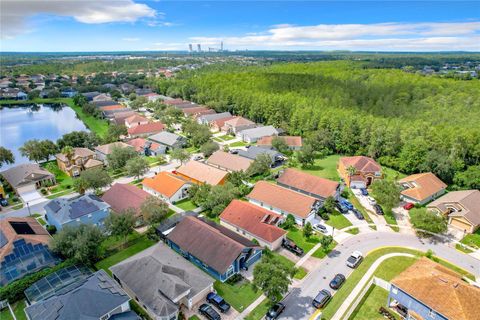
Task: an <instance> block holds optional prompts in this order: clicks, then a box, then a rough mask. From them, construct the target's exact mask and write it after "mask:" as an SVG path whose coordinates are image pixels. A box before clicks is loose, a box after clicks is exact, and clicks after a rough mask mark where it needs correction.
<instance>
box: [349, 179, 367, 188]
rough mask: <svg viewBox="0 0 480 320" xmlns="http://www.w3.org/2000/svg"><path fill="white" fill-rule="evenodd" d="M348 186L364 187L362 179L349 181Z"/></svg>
mask: <svg viewBox="0 0 480 320" xmlns="http://www.w3.org/2000/svg"><path fill="white" fill-rule="evenodd" d="M350 188H352V189H360V188H365V182H363V181H352V182H350Z"/></svg>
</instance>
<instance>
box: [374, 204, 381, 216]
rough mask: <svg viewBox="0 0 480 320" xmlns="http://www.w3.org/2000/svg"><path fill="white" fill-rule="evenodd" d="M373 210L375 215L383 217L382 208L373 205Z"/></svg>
mask: <svg viewBox="0 0 480 320" xmlns="http://www.w3.org/2000/svg"><path fill="white" fill-rule="evenodd" d="M373 209H375V213H376V214H378V215H383V209H382V207H380V205H378V204H375V205H374V206H373Z"/></svg>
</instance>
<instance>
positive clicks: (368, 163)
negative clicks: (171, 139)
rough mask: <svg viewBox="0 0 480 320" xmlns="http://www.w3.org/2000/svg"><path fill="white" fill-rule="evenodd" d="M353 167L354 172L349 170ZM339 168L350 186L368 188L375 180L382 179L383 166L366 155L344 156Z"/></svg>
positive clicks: (339, 162)
mask: <svg viewBox="0 0 480 320" xmlns="http://www.w3.org/2000/svg"><path fill="white" fill-rule="evenodd" d="M349 168H352V172H349ZM337 170H338V172H339V174H340V176H341V177H342V178H343V180H344V181H345V183H346V185H347V186H348V187H350V188H353V189H355V188H366V187H368V186H370V185H371V184H372V183H373V181H375V180H378V179H382V167H381V166H380V165H379V164H378V163H377V162H376V161H375V160H373V159H372V158H369V157H365V156H353V157H342V158H340V160H339V161H338V166H337Z"/></svg>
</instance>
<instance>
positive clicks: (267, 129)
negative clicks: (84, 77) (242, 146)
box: [236, 126, 279, 143]
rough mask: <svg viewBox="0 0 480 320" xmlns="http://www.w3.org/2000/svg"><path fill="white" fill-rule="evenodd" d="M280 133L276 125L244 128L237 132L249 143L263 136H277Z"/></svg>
mask: <svg viewBox="0 0 480 320" xmlns="http://www.w3.org/2000/svg"><path fill="white" fill-rule="evenodd" d="M278 133H279V132H278V130H277V129H275V127H273V126H264V127H256V128H251V129H245V130H242V131H240V132H237V133H236V136H237V138H239V139H242V140H243V141H245V142H247V143H255V142H257V141H258V140H260V139H261V138H263V137H269V136H276V135H278Z"/></svg>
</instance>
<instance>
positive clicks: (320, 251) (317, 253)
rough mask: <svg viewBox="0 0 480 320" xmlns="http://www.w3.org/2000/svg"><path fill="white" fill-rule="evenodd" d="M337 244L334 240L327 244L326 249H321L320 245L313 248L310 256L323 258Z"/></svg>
mask: <svg viewBox="0 0 480 320" xmlns="http://www.w3.org/2000/svg"><path fill="white" fill-rule="evenodd" d="M336 246H337V242H336V241H335V240H334V241H332V243H331V244H330V245H329V246H328V248H327V249H323V248H322V247H320V248H318V249H317V250H315V252H314V253H313V254H312V257H314V258H318V259H323V258H324V257H325V256H326V255H327V254H329V253H330V251H332V250H333V249H335V247H336Z"/></svg>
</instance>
